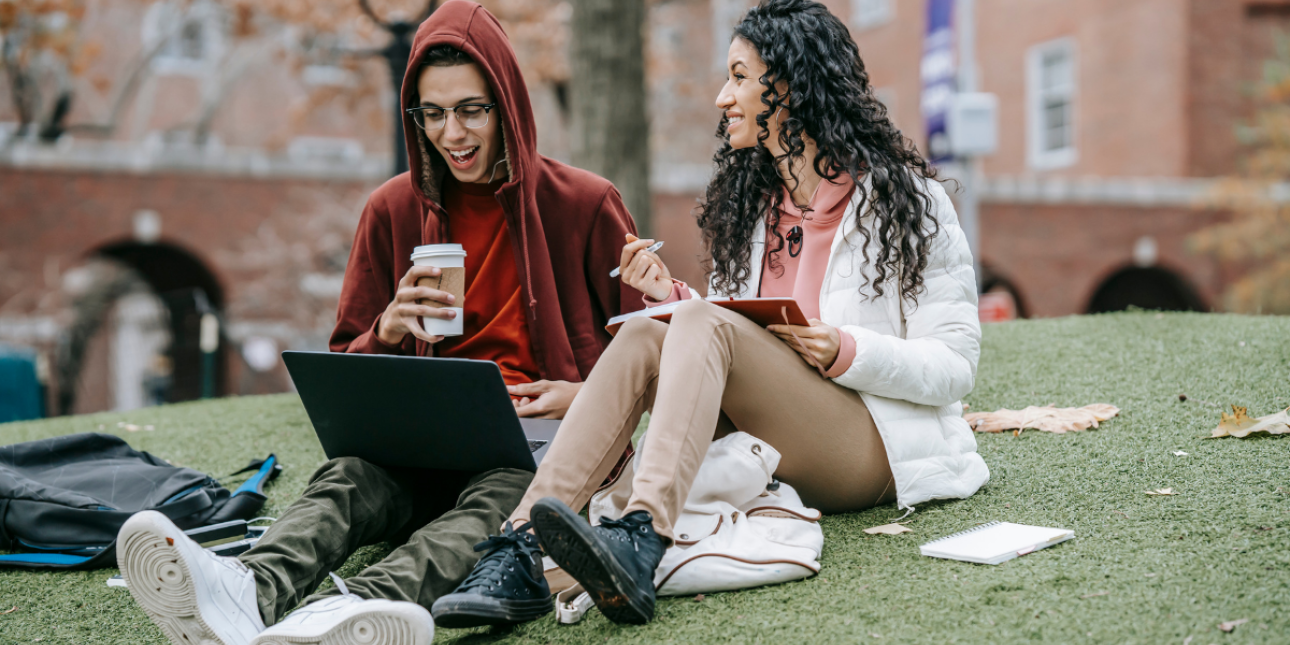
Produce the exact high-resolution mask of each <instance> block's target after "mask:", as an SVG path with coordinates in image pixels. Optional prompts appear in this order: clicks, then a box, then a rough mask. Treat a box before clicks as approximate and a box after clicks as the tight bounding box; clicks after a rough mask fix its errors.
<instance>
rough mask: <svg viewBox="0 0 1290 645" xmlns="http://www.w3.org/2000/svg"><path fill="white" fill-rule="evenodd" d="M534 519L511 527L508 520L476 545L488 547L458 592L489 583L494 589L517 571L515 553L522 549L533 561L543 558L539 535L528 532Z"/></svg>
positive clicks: (476, 548) (478, 548)
mask: <svg viewBox="0 0 1290 645" xmlns="http://www.w3.org/2000/svg"><path fill="white" fill-rule="evenodd" d="M531 526H532V523H531V522H529V523H525V524H524V525H522V526H520V527H519V528H511V523H510V522H507V523H506V526H505V528H504V529H503V530H502V534H501V535H490V536H488V539H487V540H484V541H483V542H480V543H479V544H476V545H475V550H476V551H487V553H485V554H484V557H483V558H482V559H481V560H480V561H479V564H477V565H475V570H474V571H471V572H470V575H469V576H468V577H467V578H466V580H465V581H464V582H462V583H461V587H459V588H458V592H463V591H468V590H471V589H476V588H478V587H488V589H489V591H492V590H493V589H494V588H495V587H497V586H499V585H501V583H502V578H504V577H506V576H508V575H510V574H511V573H514V571H515V564H516V563H517V562H518V558H517V557H516V553H517V552H518V553H523V554H524V555H526V556H528V557H529V558H530V560H531V561H533V562H539V561H541V558H542V554H541V552H540V551H539V550H538V548H537V546H536V543H537V539H535V538H534V537H533V535H532V534H530V533H528V530H529V528H530V527H531Z"/></svg>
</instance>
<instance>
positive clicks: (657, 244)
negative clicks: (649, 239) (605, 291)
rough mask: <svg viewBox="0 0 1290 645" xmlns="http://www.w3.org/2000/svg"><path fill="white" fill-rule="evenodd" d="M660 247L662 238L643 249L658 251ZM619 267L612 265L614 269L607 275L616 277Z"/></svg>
mask: <svg viewBox="0 0 1290 645" xmlns="http://www.w3.org/2000/svg"><path fill="white" fill-rule="evenodd" d="M661 248H663V240H659V241H657V242H655V243H653V244H651V245H649V248H647V249H645V250H646V251H649V252H650V253H658V250H659V249H661ZM620 268H621V267H614V270H613V271H610V272H609V277H611V278H617V277H618V274H619V273H620V271H619V269H620Z"/></svg>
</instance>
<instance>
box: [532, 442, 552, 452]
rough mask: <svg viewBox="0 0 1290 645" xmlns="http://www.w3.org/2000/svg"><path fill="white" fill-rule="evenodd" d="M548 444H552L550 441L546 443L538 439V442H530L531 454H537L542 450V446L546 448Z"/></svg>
mask: <svg viewBox="0 0 1290 645" xmlns="http://www.w3.org/2000/svg"><path fill="white" fill-rule="evenodd" d="M548 443H551V442H550V441H545V440H542V439H537V440H533V441H529V452H537V451H538V450H540V449H541V448H542V446H545V445H547V444H548Z"/></svg>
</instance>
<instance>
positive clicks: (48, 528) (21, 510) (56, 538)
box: [0, 433, 282, 569]
mask: <svg viewBox="0 0 1290 645" xmlns="http://www.w3.org/2000/svg"><path fill="white" fill-rule="evenodd" d="M250 471H254V473H255V474H254V475H252V476H251V477H250V478H249V479H247V480H246V481H245V482H244V483H243V484H242V485H241V486H240V487H238V488H237V490H235V491H233V492H231V493H230V492H229V490H228V489H226V488H224V487H223V486H221V485H220V483H219V481H217V480H216V479H214V478H213V477H211V476H209V475H206V474H204V473H200V472H197V471H196V470H193V469H191V468H180V467H177V466H172V465H170V464H168V463H166V462H165V461H163V460H161V459H158V458H157V457H154V456H152V455H150V454H148V453H146V452H139V451H137V450H134V449H133V448H131V447H130V446H129V445H127V444H126V443H125V441H124V440H122V439H121V438H120V437H115V436H112V435H106V434H98V433H84V434H73V435H67V436H63V437H55V438H53V439H41V440H39V441H29V442H26V443H19V444H13V445H10V446H3V447H0V549H5V550H14V551H25V552H26V553H18V554H11V555H0V566H12V567H24V568H34V569H98V568H103V567H115V566H116V549H115V548H114V546H115V543H116V536H117V533H118V532H119V531H120V530H121V525H122V524H124V523H125V521H126V520H127V519H129V517H130V516H131V515H133V514H135V513H137V512H139V511H146V510H154V511H159V512H161V513H164V514H165V515H166V516H167V517H169V518H170V520H171V521H173V522H174V523H175V524H176V525H177V526H178V527H179V528H181V529H184V530H188V529H192V528H196V527H202V526H208V525H211V524H218V523H220V522H227V521H229V520H249V519H251V518H253V517H255V514H256V513H258V512H259V511H260V509H262V508H263V507H264V502H265V497H264V493H263V487H264V484H265V482H268V481H270V480H272V479H274V478H276V477H277V476H278V473H280V472H281V471H282V466H281V465H279V464H278V460H277V458H276V457H274V456H273V455H269V456H268V457H267V458H265V459H263V460H258V461H253V462H251V464H250V465H249V466H247V467H246V468H243V469H242V470H239V471H238V472H237V473H233V474H234V475H236V474H239V473H244V472H250ZM230 476H231V475H230Z"/></svg>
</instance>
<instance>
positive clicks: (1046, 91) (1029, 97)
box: [1026, 38, 1078, 170]
mask: <svg viewBox="0 0 1290 645" xmlns="http://www.w3.org/2000/svg"><path fill="white" fill-rule="evenodd" d="M1026 58H1027V60H1026V121H1027V127H1028V133H1027V134H1028V136H1027V139H1028V140H1029V141H1028V148H1029V160H1030V166H1031V167H1032V168H1035V169H1038V170H1046V169H1050V168H1063V167H1066V166H1070V165H1072V164H1074V163H1075V161H1076V159H1077V158H1078V157H1077V154H1076V149H1075V94H1076V92H1075V89H1076V83H1075V80H1076V78H1078V74H1077V73H1076V66H1075V42H1074V41H1073V40H1070V39H1067V38H1063V39H1061V40H1054V41H1051V42H1047V43H1043V44H1040V45H1035V46H1034V47H1031V48H1030V51H1029V52H1028V53H1027V55H1026Z"/></svg>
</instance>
